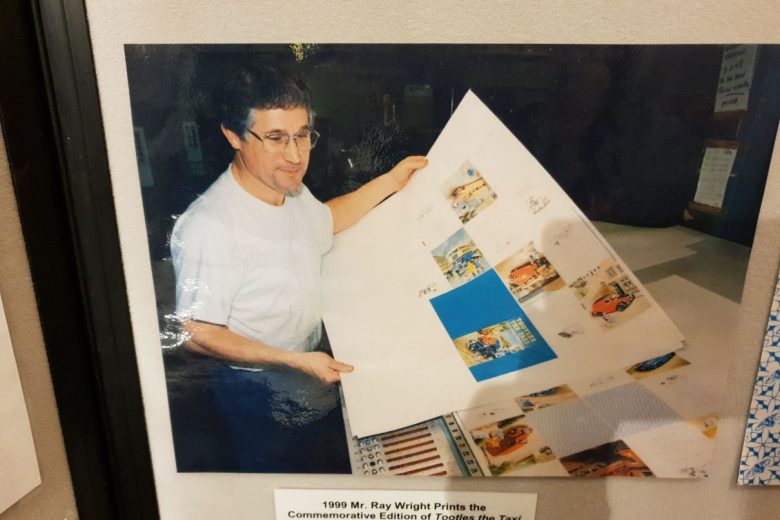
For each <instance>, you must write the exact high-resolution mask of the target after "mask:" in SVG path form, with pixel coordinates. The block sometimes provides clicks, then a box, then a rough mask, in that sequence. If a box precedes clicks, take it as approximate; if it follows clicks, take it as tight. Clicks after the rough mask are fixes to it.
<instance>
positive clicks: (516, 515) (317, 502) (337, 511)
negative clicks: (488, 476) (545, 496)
mask: <svg viewBox="0 0 780 520" xmlns="http://www.w3.org/2000/svg"><path fill="white" fill-rule="evenodd" d="M274 496H275V500H276V520H282V519H291V518H292V519H345V520H352V519H360V520H369V519H373V520H533V519H534V518H535V516H536V494H535V493H475V492H464V491H398V490H376V489H277V490H275V491H274Z"/></svg>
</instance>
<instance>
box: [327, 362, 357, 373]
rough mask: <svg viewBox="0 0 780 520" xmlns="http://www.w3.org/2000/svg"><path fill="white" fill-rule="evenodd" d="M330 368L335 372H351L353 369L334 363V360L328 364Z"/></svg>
mask: <svg viewBox="0 0 780 520" xmlns="http://www.w3.org/2000/svg"><path fill="white" fill-rule="evenodd" d="M330 368H332V369H333V370H335V371H336V372H352V371H353V370H354V369H355V367H353V366H352V365H348V364H346V363H342V362H341V361H336V360H335V359H334V360H332V361H331V362H330Z"/></svg>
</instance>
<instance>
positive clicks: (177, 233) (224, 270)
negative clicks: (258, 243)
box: [171, 213, 242, 325]
mask: <svg viewBox="0 0 780 520" xmlns="http://www.w3.org/2000/svg"><path fill="white" fill-rule="evenodd" d="M223 228H224V225H221V223H220V222H219V221H217V220H216V219H213V218H209V217H208V216H205V215H195V216H190V215H188V214H187V213H185V214H183V215H182V216H181V217H180V218H179V221H178V222H177V223H176V225H175V226H174V229H173V233H172V235H171V256H172V259H173V269H174V273H175V275H176V314H177V316H178V317H179V319H192V320H198V321H205V322H208V323H214V324H216V325H227V323H228V318H229V316H230V310H231V306H232V305H231V304H232V301H233V298H234V297H235V295H236V292H237V291H238V289H239V287H240V284H241V277H242V270H241V267H240V265H239V262H237V256H238V255H237V251H235V247H233V246H232V245H231V243H232V242H233V240H232V238H231V230H226V229H223Z"/></svg>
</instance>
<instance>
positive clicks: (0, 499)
mask: <svg viewBox="0 0 780 520" xmlns="http://www.w3.org/2000/svg"><path fill="white" fill-rule="evenodd" d="M0 425H2V426H0V512H3V511H5V510H6V509H8V508H9V507H11V506H12V505H13V504H15V503H16V502H17V501H18V500H19V499H20V498H22V497H23V496H24V495H26V494H27V493H29V492H30V491H31V490H32V489H33V488H35V487H36V486H37V485H38V484H40V483H41V475H40V473H39V472H38V457H37V456H36V454H35V445H34V444H33V437H32V430H30V420H29V418H28V417H27V407H26V406H25V404H24V395H22V385H21V382H20V381H19V372H18V371H17V368H16V359H15V358H14V352H13V350H12V349H11V336H10V334H9V332H8V324H7V323H6V321H5V312H4V310H3V301H2V300H1V299H0Z"/></svg>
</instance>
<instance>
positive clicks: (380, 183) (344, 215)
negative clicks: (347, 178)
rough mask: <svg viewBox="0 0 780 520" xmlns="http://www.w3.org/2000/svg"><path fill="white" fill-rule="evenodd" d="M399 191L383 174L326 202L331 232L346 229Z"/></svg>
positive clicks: (393, 182) (395, 184) (389, 177)
mask: <svg viewBox="0 0 780 520" xmlns="http://www.w3.org/2000/svg"><path fill="white" fill-rule="evenodd" d="M399 189H400V186H399V185H398V182H396V181H395V180H394V179H393V178H392V177H391V176H389V175H387V174H384V175H380V176H379V177H377V178H376V179H373V180H372V181H370V182H367V183H366V184H364V185H363V186H361V187H360V188H358V189H356V190H355V191H353V192H350V193H347V194H346V195H342V196H340V197H336V198H335V199H331V200H329V201H327V202H326V203H325V204H327V205H328V207H329V208H330V211H331V213H332V214H333V232H334V233H338V232H339V231H343V230H345V229H347V228H348V227H350V226H351V225H352V224H354V223H355V222H357V221H358V220H360V219H361V218H363V216H364V215H365V214H366V213H368V212H369V211H371V209H372V208H373V207H374V206H376V205H377V204H379V203H380V202H382V201H383V200H385V199H386V198H387V197H389V196H390V195H392V194H393V193H395V192H396V191H398V190H399Z"/></svg>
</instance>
